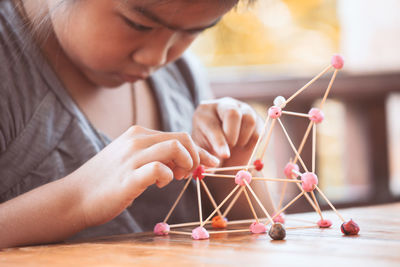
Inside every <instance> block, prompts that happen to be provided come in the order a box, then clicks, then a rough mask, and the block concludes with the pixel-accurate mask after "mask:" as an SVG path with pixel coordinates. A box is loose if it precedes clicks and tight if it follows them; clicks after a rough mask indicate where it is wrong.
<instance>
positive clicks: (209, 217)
mask: <svg viewBox="0 0 400 267" xmlns="http://www.w3.org/2000/svg"><path fill="white" fill-rule="evenodd" d="M239 187H240V185H236V186H235V188H233V190H232V191H231V192H230V193H229V195H227V196H226V197H225V199H224V200H222V202H221V203H220V204H219V205H218V207H217V208H218V209H220V208H221V207H222V205H224V204H225V202H226V201H227V200H228V199H229V198H230V197H231V196H232V195H233V194H234V193H235V192H236V190H238V188H239ZM216 212H217V209H214V211H213V212H212V213H211V214H210V216H208V218H207V219H206V220H205V221H204V222H203V223H202V224H201V225H200V226H201V227H203V226H204V225H205V224H206V223H207V222H208V221H209V220H210V219H211V218H212V216H214V214H215V213H216ZM223 217H225V216H223Z"/></svg>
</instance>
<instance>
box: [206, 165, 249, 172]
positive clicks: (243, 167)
mask: <svg viewBox="0 0 400 267" xmlns="http://www.w3.org/2000/svg"><path fill="white" fill-rule="evenodd" d="M246 168H247V166H232V167H222V168H208V169H205V172H224V171H236V170H243V169H246ZM253 168H254V166H250V167H249V169H253Z"/></svg>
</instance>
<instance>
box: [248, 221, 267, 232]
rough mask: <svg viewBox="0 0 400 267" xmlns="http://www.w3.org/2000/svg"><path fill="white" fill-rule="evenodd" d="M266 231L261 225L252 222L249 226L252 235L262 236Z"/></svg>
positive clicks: (263, 225) (265, 227)
mask: <svg viewBox="0 0 400 267" xmlns="http://www.w3.org/2000/svg"><path fill="white" fill-rule="evenodd" d="M267 230H268V228H267V226H266V225H265V224H263V223H258V222H253V223H252V224H251V225H250V232H252V233H253V234H263V233H266V232H267Z"/></svg>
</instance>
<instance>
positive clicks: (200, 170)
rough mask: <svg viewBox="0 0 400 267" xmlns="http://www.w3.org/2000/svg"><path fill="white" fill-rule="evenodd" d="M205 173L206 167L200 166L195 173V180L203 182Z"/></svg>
mask: <svg viewBox="0 0 400 267" xmlns="http://www.w3.org/2000/svg"><path fill="white" fill-rule="evenodd" d="M204 172H205V169H204V166H203V165H199V166H198V167H197V168H196V169H195V170H194V171H193V178H194V179H200V180H202V179H203V178H204V174H203V173H204Z"/></svg>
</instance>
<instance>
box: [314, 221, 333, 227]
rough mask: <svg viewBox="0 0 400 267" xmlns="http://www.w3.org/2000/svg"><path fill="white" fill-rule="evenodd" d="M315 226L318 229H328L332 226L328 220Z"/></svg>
mask: <svg viewBox="0 0 400 267" xmlns="http://www.w3.org/2000/svg"><path fill="white" fill-rule="evenodd" d="M317 224H318V226H319V228H329V227H331V226H332V222H331V221H330V220H319V221H318V222H317Z"/></svg>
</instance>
